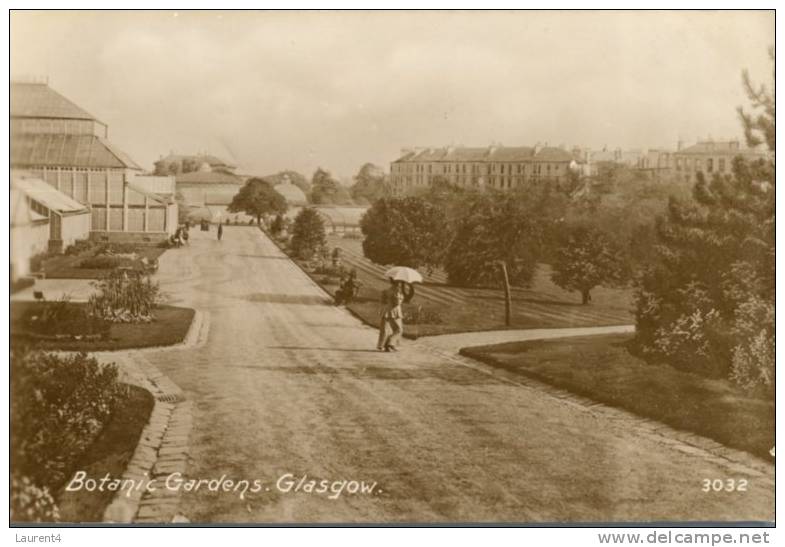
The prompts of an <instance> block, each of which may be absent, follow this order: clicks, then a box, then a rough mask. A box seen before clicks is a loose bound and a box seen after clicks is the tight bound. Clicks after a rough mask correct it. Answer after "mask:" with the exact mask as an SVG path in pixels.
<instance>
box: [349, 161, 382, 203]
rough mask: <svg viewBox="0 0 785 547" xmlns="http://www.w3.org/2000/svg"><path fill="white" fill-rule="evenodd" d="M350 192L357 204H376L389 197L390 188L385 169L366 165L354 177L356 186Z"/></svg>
mask: <svg viewBox="0 0 785 547" xmlns="http://www.w3.org/2000/svg"><path fill="white" fill-rule="evenodd" d="M350 191H351V195H352V199H353V200H354V201H355V202H357V203H374V202H375V201H376V200H378V199H381V198H385V197H389V195H390V187H389V185H388V182H387V175H386V173H385V172H384V169H382V168H381V167H379V166H378V165H374V164H372V163H366V164H365V165H363V166H362V167H361V168H360V171H358V173H357V174H356V175H355V176H354V185H353V186H352V187H351V189H350Z"/></svg>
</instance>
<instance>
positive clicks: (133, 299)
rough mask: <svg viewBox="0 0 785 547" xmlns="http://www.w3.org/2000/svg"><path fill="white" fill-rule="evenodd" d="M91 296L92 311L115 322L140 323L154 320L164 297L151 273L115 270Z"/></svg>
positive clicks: (99, 284)
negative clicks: (160, 300) (161, 296)
mask: <svg viewBox="0 0 785 547" xmlns="http://www.w3.org/2000/svg"><path fill="white" fill-rule="evenodd" d="M93 286H95V287H96V288H97V289H98V292H97V293H94V294H92V295H91V296H90V300H89V302H88V305H89V307H90V313H91V315H93V316H95V317H100V318H101V319H105V320H107V321H111V322H113V323H140V322H149V321H152V320H153V309H154V308H155V306H156V304H157V303H158V300H159V297H160V288H159V286H158V283H155V282H153V281H152V280H151V279H150V276H148V275H142V274H139V273H128V272H120V271H117V270H113V271H112V273H111V274H110V275H109V276H107V277H106V278H104V279H102V280H101V281H100V282H98V283H94V284H93Z"/></svg>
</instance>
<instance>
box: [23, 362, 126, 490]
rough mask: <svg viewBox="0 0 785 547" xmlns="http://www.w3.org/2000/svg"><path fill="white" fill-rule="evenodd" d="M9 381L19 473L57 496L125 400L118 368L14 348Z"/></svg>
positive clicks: (111, 365) (112, 365)
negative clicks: (80, 459) (117, 406)
mask: <svg viewBox="0 0 785 547" xmlns="http://www.w3.org/2000/svg"><path fill="white" fill-rule="evenodd" d="M10 376H11V458H12V462H13V469H14V473H18V474H19V475H21V476H24V477H27V478H29V481H30V483H32V484H33V485H36V486H38V487H46V488H48V489H49V490H50V491H56V490H58V489H59V488H60V487H61V486H62V484H64V482H65V481H66V480H67V478H68V477H69V476H70V475H71V473H72V472H73V468H74V466H75V465H76V463H77V462H78V460H79V458H80V457H81V456H82V454H83V453H84V451H85V450H86V449H87V448H88V447H89V446H90V444H91V443H92V442H93V441H94V440H95V438H96V437H97V435H98V434H99V433H100V431H101V429H102V428H103V427H104V425H105V424H106V423H107V422H108V420H109V418H110V417H111V415H112V412H113V411H114V409H115V406H116V404H117V402H118V400H119V398H120V397H121V394H122V392H121V384H120V383H119V382H118V376H117V367H116V366H115V365H114V364H110V365H102V364H100V363H98V361H96V359H94V358H92V357H88V356H87V355H86V354H84V353H80V354H77V355H71V356H62V355H55V354H48V353H43V352H38V351H28V350H27V349H19V348H12V354H11V375H10ZM18 493H19V494H21V492H18ZM20 503H21V502H20ZM22 505H24V504H22Z"/></svg>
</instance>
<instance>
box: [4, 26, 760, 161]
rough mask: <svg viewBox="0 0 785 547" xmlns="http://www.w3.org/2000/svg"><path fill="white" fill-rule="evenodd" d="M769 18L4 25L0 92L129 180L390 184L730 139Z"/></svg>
mask: <svg viewBox="0 0 785 547" xmlns="http://www.w3.org/2000/svg"><path fill="white" fill-rule="evenodd" d="M773 43H774V15H773V12H752V11H736V12H710V11H704V12H438V13H437V12H416V13H415V12H376V13H369V12H344V13H338V12H310V13H305V12H179V13H177V12H163V11H162V12H72V13H67V12H47V13H41V12H14V13H12V15H11V74H12V77H30V76H35V77H42V76H48V78H49V83H50V85H51V86H52V87H53V88H54V89H56V90H57V91H58V92H60V93H62V94H63V95H65V96H66V97H68V98H69V99H71V100H72V101H74V102H75V103H77V104H78V105H80V106H81V107H83V108H85V109H86V110H87V111H88V112H91V113H92V114H94V115H95V116H96V117H97V118H99V119H100V120H102V121H104V122H105V123H107V124H108V125H109V138H110V140H111V141H112V142H114V143H115V144H116V145H117V146H119V147H120V148H122V149H123V150H125V151H126V152H127V153H129V154H130V155H131V156H132V157H133V158H134V159H135V160H136V161H137V162H139V163H140V164H141V165H142V166H144V167H146V168H152V164H153V162H154V161H155V160H157V159H158V158H159V157H160V156H161V155H165V154H167V153H169V151H171V150H174V151H176V152H179V153H194V152H197V151H209V152H211V153H214V154H218V155H221V156H226V157H228V158H229V159H232V160H234V161H235V162H237V163H238V164H239V165H240V167H241V170H242V171H244V172H248V173H254V174H269V173H273V172H276V171H279V170H282V169H295V170H298V171H301V172H303V173H304V174H306V175H307V176H309V177H310V176H311V174H312V173H313V171H314V170H315V169H316V168H317V167H318V166H322V167H324V168H327V169H329V170H331V171H333V172H334V173H336V174H337V175H339V176H342V177H349V176H351V175H353V174H354V173H356V172H357V170H358V169H359V167H360V166H361V165H362V164H363V163H365V162H368V161H370V162H373V163H376V164H379V165H381V166H383V167H384V168H385V170H389V164H390V162H391V161H393V160H394V159H395V158H396V157H398V155H399V153H400V150H401V148H405V147H413V146H444V145H448V144H456V145H461V144H462V145H466V146H487V145H489V144H490V143H492V142H498V143H501V144H503V145H506V146H530V145H533V144H535V143H537V142H538V141H539V142H542V143H545V142H548V143H549V144H551V145H559V144H565V145H569V146H571V145H574V144H577V145H582V146H589V147H591V148H602V147H603V146H604V145H607V146H608V147H617V146H618V147H623V148H632V147H643V148H647V147H648V148H651V147H669V148H675V146H676V141H677V140H678V139H679V138H680V137H681V138H682V139H683V140H684V141H685V142H687V143H690V142H694V141H695V140H696V138H704V137H707V136H711V137H713V138H715V139H720V138H736V137H741V131H740V126H739V121H738V118H737V116H736V112H735V108H736V106H738V105H741V104H746V100H745V96H744V93H743V90H742V85H741V71H742V69H743V68H745V67H746V68H748V69H749V70H750V72H751V74H752V76H753V78H754V79H755V80H756V81H762V82H766V83H768V82H769V81H770V80H771V73H772V66H771V63H770V61H769V59H768V57H767V48H768V47H769V46H770V45H772V44H773Z"/></svg>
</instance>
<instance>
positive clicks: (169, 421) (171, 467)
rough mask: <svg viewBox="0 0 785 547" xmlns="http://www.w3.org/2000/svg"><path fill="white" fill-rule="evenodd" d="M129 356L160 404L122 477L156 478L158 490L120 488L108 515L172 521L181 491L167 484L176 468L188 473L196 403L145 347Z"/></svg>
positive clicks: (144, 480) (140, 480)
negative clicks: (151, 359)
mask: <svg viewBox="0 0 785 547" xmlns="http://www.w3.org/2000/svg"><path fill="white" fill-rule="evenodd" d="M128 358H129V359H130V360H131V361H133V366H134V368H136V369H137V375H136V378H137V379H139V378H141V379H143V385H142V387H145V388H146V389H148V390H149V391H150V392H151V393H152V394H153V396H154V397H155V405H154V407H153V411H152V413H151V414H150V420H149V422H148V423H147V425H146V426H145V427H144V429H143V430H142V433H141V435H140V437H139V444H138V445H137V447H136V450H135V451H134V454H133V456H132V457H131V460H130V462H129V463H128V467H127V468H126V470H125V472H124V473H123V474H122V477H121V478H122V479H123V480H132V481H134V484H143V485H144V484H146V483H147V481H155V484H154V486H155V490H153V491H147V490H146V489H145V488H144V487H141V488H133V489H123V490H120V491H118V492H117V493H116V494H115V497H114V499H113V500H112V502H111V503H110V504H109V506H108V507H107V508H106V510H105V511H104V519H103V520H104V522H110V523H123V524H128V523H131V522H171V521H172V520H173V518H174V517H175V515H176V511H177V506H178V504H179V500H180V496H179V492H178V491H171V490H167V489H166V488H165V485H164V484H163V483H164V480H165V477H166V476H168V475H170V474H171V473H175V472H179V473H185V469H186V465H187V463H188V462H187V460H188V440H189V436H190V432H191V426H192V424H193V414H192V403H191V402H190V401H185V397H184V395H183V392H182V390H181V389H180V388H179V387H178V386H177V385H176V384H175V383H174V382H172V381H171V380H170V379H169V378H168V377H166V376H165V375H164V374H163V373H161V371H160V370H158V368H157V367H156V366H155V365H153V364H152V363H150V362H149V361H148V360H147V359H146V358H145V357H144V356H143V355H142V354H141V353H140V352H133V353H131V354H130V355H129V356H128ZM129 380H131V378H129Z"/></svg>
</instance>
